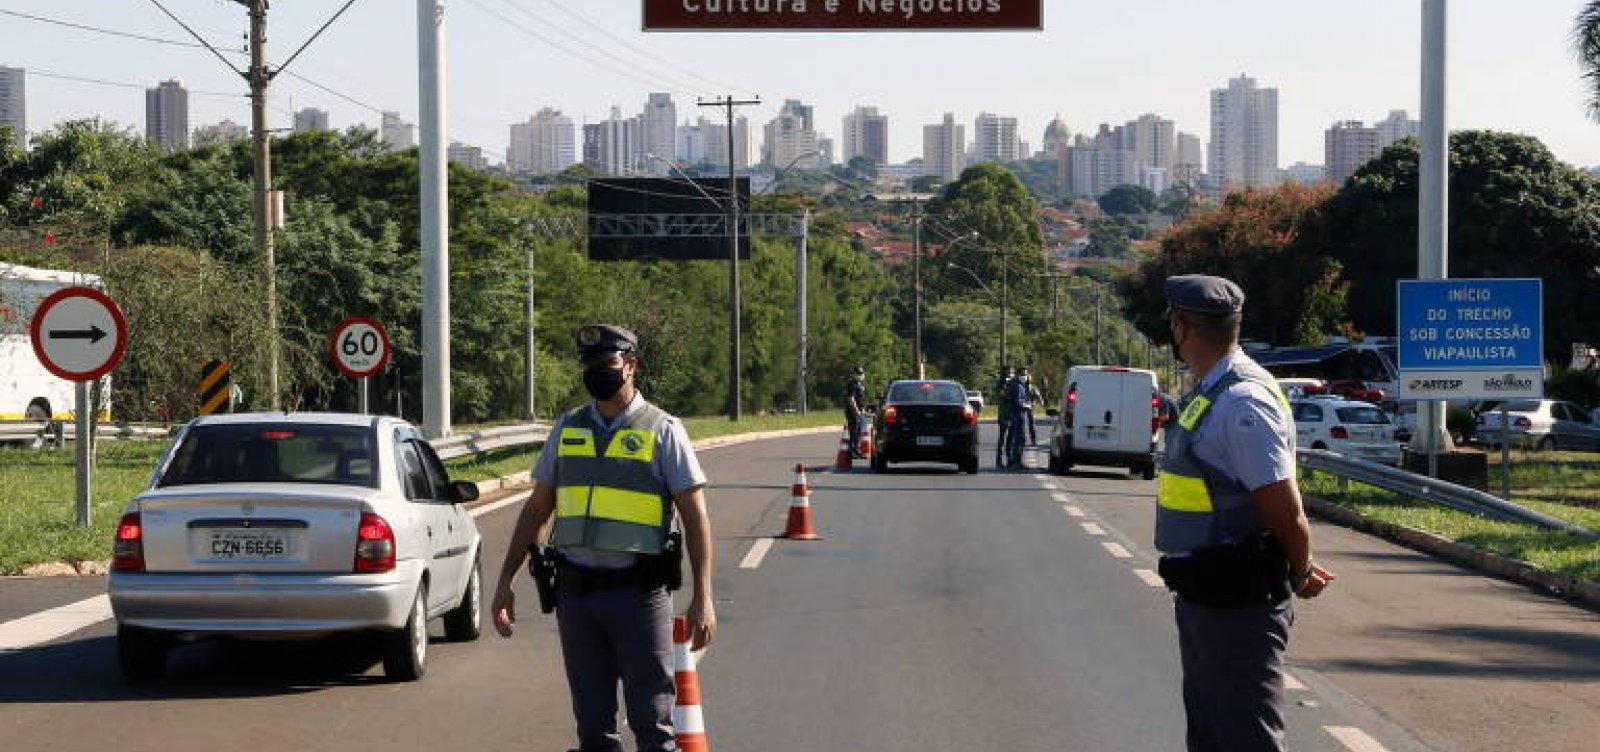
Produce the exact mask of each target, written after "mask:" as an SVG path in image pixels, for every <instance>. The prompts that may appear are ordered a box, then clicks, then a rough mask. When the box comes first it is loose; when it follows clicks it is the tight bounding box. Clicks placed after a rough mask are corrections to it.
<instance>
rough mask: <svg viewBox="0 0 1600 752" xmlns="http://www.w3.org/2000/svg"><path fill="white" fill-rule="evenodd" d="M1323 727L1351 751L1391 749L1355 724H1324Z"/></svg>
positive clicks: (1367, 751) (1376, 751)
mask: <svg viewBox="0 0 1600 752" xmlns="http://www.w3.org/2000/svg"><path fill="white" fill-rule="evenodd" d="M1322 729H1323V730H1324V731H1327V732H1328V734H1329V735H1330V736H1332V737H1333V738H1335V739H1338V740H1339V743H1340V744H1343V745H1344V747H1345V749H1348V750H1350V752H1389V749H1388V748H1387V747H1385V746H1383V745H1382V744H1379V743H1378V740H1377V739H1374V738H1372V737H1370V736H1367V732H1365V731H1362V730H1361V729H1358V728H1355V727H1354V726H1323V727H1322Z"/></svg>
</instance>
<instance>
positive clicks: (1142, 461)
mask: <svg viewBox="0 0 1600 752" xmlns="http://www.w3.org/2000/svg"><path fill="white" fill-rule="evenodd" d="M1056 456H1057V457H1058V458H1060V459H1061V460H1063V461H1065V462H1067V463H1069V464H1073V465H1108V466H1111V467H1143V466H1145V465H1147V464H1150V463H1153V462H1155V459H1156V449H1155V446H1154V445H1151V447H1150V449H1149V450H1146V451H1133V452H1129V451H1104V450H1099V449H1076V448H1074V447H1073V446H1072V445H1071V444H1066V445H1065V446H1061V447H1059V452H1058V453H1057V455H1056Z"/></svg>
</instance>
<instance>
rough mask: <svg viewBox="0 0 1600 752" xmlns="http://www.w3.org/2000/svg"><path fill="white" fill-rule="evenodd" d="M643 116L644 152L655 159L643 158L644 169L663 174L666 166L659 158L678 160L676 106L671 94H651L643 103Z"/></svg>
mask: <svg viewBox="0 0 1600 752" xmlns="http://www.w3.org/2000/svg"><path fill="white" fill-rule="evenodd" d="M640 117H641V118H643V124H644V125H643V127H644V142H643V144H642V147H643V149H644V153H645V154H654V155H655V156H657V157H660V158H661V159H660V160H657V159H649V158H646V159H645V163H646V164H644V170H645V171H646V172H649V173H652V174H655V175H665V174H667V172H668V169H667V166H666V165H665V164H663V163H662V161H661V160H666V161H667V162H676V161H677V160H678V107H677V105H675V104H673V103H672V95H671V94H661V93H655V94H651V95H650V96H649V98H648V99H646V100H645V103H644V113H643V114H642V115H641V116H640Z"/></svg>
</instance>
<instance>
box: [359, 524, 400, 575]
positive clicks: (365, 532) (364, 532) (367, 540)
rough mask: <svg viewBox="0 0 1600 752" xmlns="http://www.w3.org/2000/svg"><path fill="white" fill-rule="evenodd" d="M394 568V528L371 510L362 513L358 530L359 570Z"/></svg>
mask: <svg viewBox="0 0 1600 752" xmlns="http://www.w3.org/2000/svg"><path fill="white" fill-rule="evenodd" d="M391 569H394V528H391V527H389V523H388V522H385V521H384V519H383V518H382V517H379V516H378V515H375V514H373V513H371V512H363V513H362V514H361V526H360V527H359V528H358V529H357V530H356V566H355V570H356V571H357V572H387V571H389V570H391Z"/></svg>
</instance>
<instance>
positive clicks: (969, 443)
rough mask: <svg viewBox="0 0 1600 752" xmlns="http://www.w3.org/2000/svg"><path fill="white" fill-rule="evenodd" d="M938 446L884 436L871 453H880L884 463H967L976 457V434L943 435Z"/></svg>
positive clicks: (914, 439)
mask: <svg viewBox="0 0 1600 752" xmlns="http://www.w3.org/2000/svg"><path fill="white" fill-rule="evenodd" d="M941 438H942V439H943V443H942V444H941V445H939V446H922V445H919V444H917V438H916V437H915V436H909V435H908V436H885V437H881V438H880V439H879V443H878V446H876V447H873V451H876V452H878V453H880V454H881V455H882V456H883V458H884V461H886V462H954V463H957V464H960V463H963V462H969V461H971V460H973V459H974V458H976V457H977V456H978V436H977V434H976V433H966V434H945V435H944V436H942V437H941Z"/></svg>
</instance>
